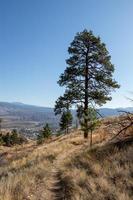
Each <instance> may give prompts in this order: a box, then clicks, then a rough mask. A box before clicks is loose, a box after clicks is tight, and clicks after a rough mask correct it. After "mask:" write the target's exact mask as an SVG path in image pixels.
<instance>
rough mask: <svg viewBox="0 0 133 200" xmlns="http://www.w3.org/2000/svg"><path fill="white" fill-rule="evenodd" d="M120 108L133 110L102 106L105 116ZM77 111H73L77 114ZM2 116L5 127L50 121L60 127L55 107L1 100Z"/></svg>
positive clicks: (36, 124)
mask: <svg viewBox="0 0 133 200" xmlns="http://www.w3.org/2000/svg"><path fill="white" fill-rule="evenodd" d="M120 110H125V111H130V112H133V107H131V108H116V109H112V108H101V109H99V112H100V114H101V115H102V116H103V117H106V116H114V115H119V114H120V113H119V111H120ZM75 114H76V112H75V111H73V115H74V116H75ZM0 117H1V118H3V127H4V128H35V127H39V128H40V126H42V125H43V124H44V123H49V124H50V125H51V127H52V128H53V129H56V128H57V127H58V122H59V117H58V116H55V115H54V110H53V108H48V107H39V106H33V105H27V104H23V103H19V102H13V103H8V102H0Z"/></svg>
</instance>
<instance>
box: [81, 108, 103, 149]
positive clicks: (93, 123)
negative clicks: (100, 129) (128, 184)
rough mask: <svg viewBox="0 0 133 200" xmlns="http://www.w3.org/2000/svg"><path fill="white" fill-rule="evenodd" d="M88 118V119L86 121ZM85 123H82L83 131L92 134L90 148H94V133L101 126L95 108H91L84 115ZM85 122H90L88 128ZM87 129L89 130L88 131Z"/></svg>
mask: <svg viewBox="0 0 133 200" xmlns="http://www.w3.org/2000/svg"><path fill="white" fill-rule="evenodd" d="M86 117H87V119H85V118H86ZM82 119H83V121H82V122H81V127H82V130H83V131H86V132H90V147H91V146H92V133H93V131H94V130H95V128H96V127H97V126H99V125H100V121H99V120H98V118H97V112H96V110H95V109H94V108H91V107H89V108H88V111H87V114H86V113H85V114H83V116H82ZM85 120H87V121H88V124H87V126H86V123H84V122H85ZM86 129H87V130H86Z"/></svg>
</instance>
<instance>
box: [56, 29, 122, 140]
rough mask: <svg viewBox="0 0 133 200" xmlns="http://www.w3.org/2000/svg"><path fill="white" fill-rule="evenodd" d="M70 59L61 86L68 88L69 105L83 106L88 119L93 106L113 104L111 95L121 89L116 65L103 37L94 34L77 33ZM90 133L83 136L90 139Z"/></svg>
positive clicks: (71, 46) (70, 47)
mask: <svg viewBox="0 0 133 200" xmlns="http://www.w3.org/2000/svg"><path fill="white" fill-rule="evenodd" d="M68 53H69V54H70V58H68V59H67V60H66V63H67V68H66V69H65V71H64V73H63V74H61V75H60V78H59V81H58V83H59V85H60V86H65V87H66V91H67V93H66V92H65V93H66V94H67V95H66V94H64V96H67V100H68V101H69V103H70V105H72V104H76V105H79V104H80V105H83V109H82V111H83V112H84V114H85V115H86V118H85V123H86V124H88V120H89V119H87V112H88V108H89V106H90V105H96V104H97V105H100V106H101V105H103V104H105V103H106V102H107V101H110V100H111V96H110V95H111V92H112V91H114V89H116V88H119V85H118V83H117V82H116V81H115V80H114V79H113V73H114V65H113V64H112V63H111V56H110V55H109V52H108V51H107V49H106V46H105V44H104V43H102V42H101V39H100V37H96V36H94V35H93V32H92V31H89V32H88V31H87V30H84V31H83V32H81V33H77V35H76V36H75V38H74V40H73V41H72V43H71V44H70V46H69V48H68ZM87 135H88V132H87V129H86V131H85V132H84V136H85V137H87Z"/></svg>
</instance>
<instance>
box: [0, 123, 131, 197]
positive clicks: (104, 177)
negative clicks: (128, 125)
mask: <svg viewBox="0 0 133 200" xmlns="http://www.w3.org/2000/svg"><path fill="white" fill-rule="evenodd" d="M107 130H108V132H107ZM111 132H112V129H109V128H108V127H104V128H103V127H101V128H100V129H98V130H97V131H96V132H95V134H94V135H93V148H92V149H90V148H89V140H84V139H83V134H82V132H80V131H77V132H73V133H71V134H69V135H65V136H59V137H53V138H52V139H51V140H50V141H47V143H45V144H43V145H40V146H37V145H36V144H35V143H34V142H30V143H29V144H25V145H23V146H18V147H13V148H6V147H0V186H1V187H0V200H44V199H45V200H54V199H60V200H63V199H68V200H71V199H76V200H80V199H81V200H82V199H83V200H85V199H86V200H92V199H96V200H102V199H107V200H131V199H132V198H131V197H132V195H133V193H132V191H133V165H132V164H133V159H132V154H133V134H132V130H131V132H130V133H129V134H128V136H126V137H122V138H121V139H120V141H117V140H116V141H112V142H108V140H109V138H110V137H112V134H111Z"/></svg>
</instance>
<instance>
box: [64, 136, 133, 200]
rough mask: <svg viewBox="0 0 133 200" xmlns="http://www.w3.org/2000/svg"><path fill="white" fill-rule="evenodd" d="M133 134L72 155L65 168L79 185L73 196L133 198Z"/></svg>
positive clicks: (98, 199)
mask: <svg viewBox="0 0 133 200" xmlns="http://www.w3.org/2000/svg"><path fill="white" fill-rule="evenodd" d="M132 155H133V137H130V138H128V139H124V140H122V141H119V142H115V143H110V144H106V145H103V146H101V145H100V146H97V147H94V148H92V149H91V150H90V149H88V150H86V151H84V152H81V153H80V154H78V155H77V156H74V157H73V158H71V159H68V160H67V161H66V162H65V163H64V167H63V168H62V170H63V172H64V174H65V175H66V176H68V175H69V177H71V178H70V180H71V181H73V182H74V183H75V184H74V185H75V186H74V187H73V190H74V191H76V192H75V193H74V195H73V199H77V200H78V199H86V200H92V199H96V200H106V199H107V200H122V199H123V200H129V199H130V200H131V199H132V196H133V157H132Z"/></svg>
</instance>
